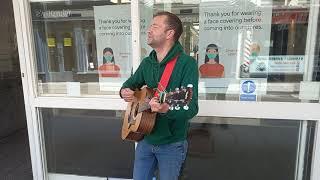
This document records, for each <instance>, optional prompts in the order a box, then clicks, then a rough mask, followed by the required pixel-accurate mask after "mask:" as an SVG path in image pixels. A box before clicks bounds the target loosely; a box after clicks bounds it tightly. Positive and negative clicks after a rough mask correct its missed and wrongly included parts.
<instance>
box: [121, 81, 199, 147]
mask: <svg viewBox="0 0 320 180" xmlns="http://www.w3.org/2000/svg"><path fill="white" fill-rule="evenodd" d="M192 87H193V86H192V85H191V84H190V85H188V87H187V88H184V87H181V88H180V89H179V88H176V89H175V90H174V91H171V92H164V91H163V92H160V94H159V96H157V97H158V99H159V103H160V104H161V103H167V104H168V105H169V106H170V107H169V110H171V111H172V110H176V111H179V110H180V107H183V109H184V110H188V109H189V107H188V104H189V102H190V101H191V99H192ZM154 94H155V91H154V90H153V89H150V88H148V87H144V88H142V89H141V90H140V91H135V92H134V100H133V102H130V103H128V107H127V110H126V113H125V115H124V119H123V125H122V130H121V138H122V139H123V140H129V141H140V140H141V139H142V138H143V136H144V135H145V134H150V133H151V131H152V129H153V127H154V125H155V123H156V116H157V113H154V112H151V109H150V105H149V102H150V100H151V99H152V97H153V96H154Z"/></svg>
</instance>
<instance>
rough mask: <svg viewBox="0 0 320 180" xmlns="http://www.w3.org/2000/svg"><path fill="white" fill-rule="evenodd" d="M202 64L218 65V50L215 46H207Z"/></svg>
mask: <svg viewBox="0 0 320 180" xmlns="http://www.w3.org/2000/svg"><path fill="white" fill-rule="evenodd" d="M204 63H209V64H216V63H217V64H219V50H218V46H217V45H215V44H209V45H208V46H207V48H206V56H205V59H204Z"/></svg>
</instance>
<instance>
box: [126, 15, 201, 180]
mask: <svg viewBox="0 0 320 180" xmlns="http://www.w3.org/2000/svg"><path fill="white" fill-rule="evenodd" d="M182 31H183V30H182V23H181V21H180V19H179V18H178V17H177V16H176V15H174V14H172V13H169V12H159V13H157V14H156V15H155V16H154V18H153V21H152V24H151V25H150V27H149V29H148V39H147V41H148V44H149V45H150V46H151V47H152V48H153V49H154V50H153V51H152V52H151V53H150V55H149V57H146V58H144V59H143V61H142V62H141V64H140V66H139V68H138V69H137V70H136V72H135V73H134V74H133V75H132V76H131V77H130V78H129V79H128V80H127V81H126V82H125V83H124V84H123V86H122V88H121V90H120V96H121V97H122V98H123V99H124V100H125V101H126V102H130V101H132V100H133V94H134V90H135V89H139V88H141V87H142V86H143V85H147V86H148V87H150V88H157V87H158V83H159V82H160V79H161V77H162V73H163V72H164V69H165V67H166V65H167V63H168V62H170V61H171V60H173V59H174V58H175V57H176V56H178V59H177V61H176V64H175V66H174V69H173V71H172V74H171V76H170V80H169V83H168V85H167V87H166V90H167V91H170V90H174V89H175V88H180V87H181V86H184V87H187V85H188V84H192V85H193V96H192V100H191V102H190V104H189V109H188V110H184V109H183V108H181V109H180V110H173V111H169V105H168V104H166V103H163V104H160V103H159V101H158V98H157V97H154V98H152V99H151V100H150V102H149V104H150V106H151V110H152V111H153V112H157V117H156V124H155V126H154V128H153V130H152V132H151V133H150V134H148V135H145V136H144V139H143V140H141V141H140V142H139V143H138V145H137V148H136V153H135V161H134V172H133V179H134V180H151V179H152V177H153V176H154V172H155V170H156V169H157V167H158V169H159V174H160V178H161V179H162V180H176V179H178V176H179V173H180V169H181V165H182V163H183V162H184V160H185V158H186V152H187V147H188V143H187V141H186V138H187V131H188V127H189V122H188V121H189V120H190V119H191V118H193V117H194V116H195V115H196V114H197V113H198V78H199V74H198V66H197V63H196V61H195V60H194V59H193V58H192V57H190V56H188V55H186V54H185V53H184V51H183V49H182V46H181V45H180V43H179V41H178V39H179V37H180V35H181V33H182Z"/></svg>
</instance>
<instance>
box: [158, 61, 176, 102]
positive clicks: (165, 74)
mask: <svg viewBox="0 0 320 180" xmlns="http://www.w3.org/2000/svg"><path fill="white" fill-rule="evenodd" d="M178 57H179V55H177V56H175V57H174V58H172V59H171V60H170V61H169V62H168V63H167V65H166V68H165V69H164V71H163V74H162V76H161V80H160V82H159V84H158V90H157V91H156V92H155V93H154V96H156V97H159V92H162V91H164V90H166V88H167V86H168V83H169V79H170V76H171V74H172V71H173V68H174V66H175V64H176V62H177V59H178Z"/></svg>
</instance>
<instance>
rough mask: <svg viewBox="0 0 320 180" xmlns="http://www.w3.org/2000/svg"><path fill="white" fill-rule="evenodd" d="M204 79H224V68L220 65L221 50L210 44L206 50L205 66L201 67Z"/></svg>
mask: <svg viewBox="0 0 320 180" xmlns="http://www.w3.org/2000/svg"><path fill="white" fill-rule="evenodd" d="M199 71H200V75H201V77H202V78H221V77H224V66H223V65H222V64H220V63H219V50H218V46H217V45H215V44H209V45H208V46H207V48H206V56H205V60H204V64H202V65H201V66H200V67H199Z"/></svg>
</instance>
